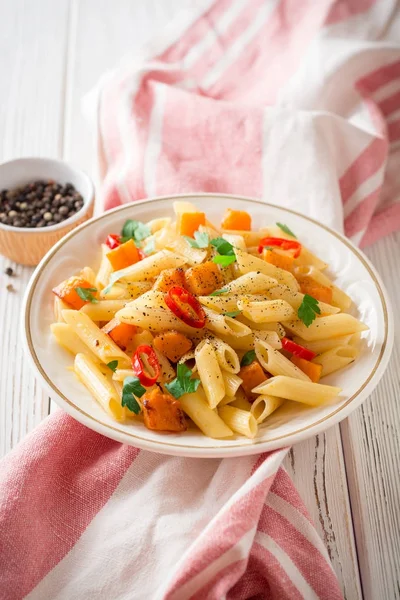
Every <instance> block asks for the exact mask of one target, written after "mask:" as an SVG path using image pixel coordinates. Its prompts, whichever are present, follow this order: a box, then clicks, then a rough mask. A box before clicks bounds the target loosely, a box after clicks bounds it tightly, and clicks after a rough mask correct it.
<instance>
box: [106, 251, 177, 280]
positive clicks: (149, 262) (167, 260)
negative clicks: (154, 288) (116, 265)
mask: <svg viewBox="0 0 400 600" xmlns="http://www.w3.org/2000/svg"><path fill="white" fill-rule="evenodd" d="M185 263H186V259H185V257H183V256H181V255H180V254H174V253H173V252H170V251H169V250H160V252H156V253H155V254H152V255H151V256H146V258H144V259H143V260H140V261H139V262H137V263H135V264H133V265H130V266H129V267H125V269H121V270H120V271H115V272H114V273H112V275H111V276H110V282H112V283H113V284H114V283H116V282H117V281H120V280H121V279H123V280H125V281H148V280H149V279H154V277H157V275H159V274H160V273H161V271H164V269H172V268H173V267H181V266H182V265H184V264H185Z"/></svg>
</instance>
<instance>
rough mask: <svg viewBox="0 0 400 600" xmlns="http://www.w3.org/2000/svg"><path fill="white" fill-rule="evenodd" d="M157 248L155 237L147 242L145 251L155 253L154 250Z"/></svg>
mask: <svg viewBox="0 0 400 600" xmlns="http://www.w3.org/2000/svg"><path fill="white" fill-rule="evenodd" d="M155 249H156V242H155V240H154V239H152V240H150V241H148V242H147V244H146V245H145V247H144V248H143V252H144V253H145V254H153V252H155Z"/></svg>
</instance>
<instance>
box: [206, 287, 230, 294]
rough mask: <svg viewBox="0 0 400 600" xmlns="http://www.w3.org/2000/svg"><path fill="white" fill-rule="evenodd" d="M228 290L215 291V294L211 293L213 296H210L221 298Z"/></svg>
mask: <svg viewBox="0 0 400 600" xmlns="http://www.w3.org/2000/svg"><path fill="white" fill-rule="evenodd" d="M227 291H228V290H227V289H225V288H222V290H215V292H211V294H209V296H221V295H222V294H226V293H227Z"/></svg>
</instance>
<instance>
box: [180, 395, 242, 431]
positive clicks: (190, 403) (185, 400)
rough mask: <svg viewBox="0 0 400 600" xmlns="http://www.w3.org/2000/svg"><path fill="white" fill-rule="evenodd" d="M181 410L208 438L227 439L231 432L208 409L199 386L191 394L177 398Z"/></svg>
mask: <svg viewBox="0 0 400 600" xmlns="http://www.w3.org/2000/svg"><path fill="white" fill-rule="evenodd" d="M179 402H180V403H181V406H182V409H183V410H184V412H185V413H186V414H187V415H188V417H190V418H191V419H192V421H193V423H195V424H196V425H197V427H198V428H199V429H200V430H201V431H202V432H203V433H204V435H207V436H208V437H210V438H215V439H219V438H227V437H231V436H232V435H233V431H232V430H231V429H230V427H228V425H226V423H224V421H223V420H222V419H221V417H220V416H219V415H218V413H217V412H215V411H214V410H213V409H212V408H210V406H209V404H208V402H207V400H206V397H205V394H204V390H203V389H202V387H201V386H200V387H199V388H198V390H197V392H194V393H193V394H184V395H183V396H181V397H180V398H179Z"/></svg>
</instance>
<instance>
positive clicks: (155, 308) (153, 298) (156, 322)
mask: <svg viewBox="0 0 400 600" xmlns="http://www.w3.org/2000/svg"><path fill="white" fill-rule="evenodd" d="M116 317H117V319H118V320H119V321H122V322H123V323H131V324H132V325H137V326H138V327H142V328H143V329H147V330H149V331H153V332H156V333H159V332H161V331H168V330H170V329H176V330H177V331H180V332H182V333H185V334H187V335H189V336H190V335H197V334H198V331H199V330H197V329H195V328H194V327H190V326H189V325H186V323H184V322H183V321H182V320H181V319H178V317H176V316H175V315H174V313H173V312H172V311H171V310H170V309H169V308H168V307H167V305H166V304H165V301H164V294H163V293H162V292H156V291H154V290H150V291H149V292H146V293H145V294H143V295H142V296H140V297H139V298H137V299H136V300H133V301H132V302H129V304H127V305H126V306H125V308H123V309H122V310H120V311H118V312H117V314H116Z"/></svg>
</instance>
